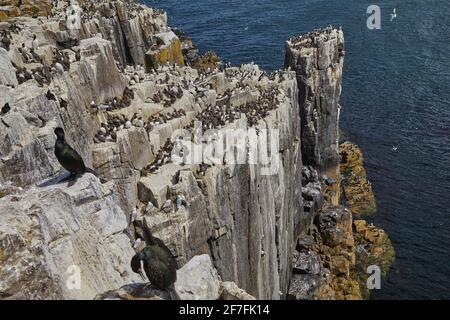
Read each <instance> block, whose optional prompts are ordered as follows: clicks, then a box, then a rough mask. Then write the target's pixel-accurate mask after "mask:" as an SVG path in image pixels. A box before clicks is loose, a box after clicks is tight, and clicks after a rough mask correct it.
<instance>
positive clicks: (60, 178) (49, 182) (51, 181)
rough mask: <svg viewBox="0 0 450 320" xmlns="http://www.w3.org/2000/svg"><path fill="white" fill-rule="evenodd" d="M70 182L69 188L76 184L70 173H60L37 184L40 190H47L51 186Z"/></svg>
mask: <svg viewBox="0 0 450 320" xmlns="http://www.w3.org/2000/svg"><path fill="white" fill-rule="evenodd" d="M65 182H68V184H67V186H68V187H71V186H73V184H74V183H75V182H76V179H73V178H72V177H71V176H70V173H69V172H67V171H62V172H59V173H58V174H57V175H56V176H54V177H51V178H48V179H46V180H44V181H42V182H40V183H37V184H36V186H37V187H39V188H45V187H49V186H55V185H58V184H62V183H65Z"/></svg>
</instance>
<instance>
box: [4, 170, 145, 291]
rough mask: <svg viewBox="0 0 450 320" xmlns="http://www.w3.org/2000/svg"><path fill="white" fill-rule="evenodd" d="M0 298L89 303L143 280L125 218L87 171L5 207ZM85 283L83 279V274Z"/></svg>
mask: <svg viewBox="0 0 450 320" xmlns="http://www.w3.org/2000/svg"><path fill="white" fill-rule="evenodd" d="M0 212H1V214H0V275H1V277H0V279H1V280H0V293H1V296H2V297H3V298H8V299H89V298H94V297H95V295H96V294H97V293H98V292H103V291H106V290H108V289H113V288H116V287H119V286H121V285H123V284H125V283H130V282H133V281H136V280H138V277H136V275H135V274H134V273H133V272H132V271H131V269H130V267H129V261H130V259H131V257H132V255H133V254H134V250H133V248H132V247H131V243H130V239H129V238H128V237H127V236H126V235H125V234H124V233H123V231H124V230H125V229H126V227H127V221H126V219H125V215H124V213H123V212H122V211H121V210H120V209H119V208H118V207H117V206H116V199H115V196H114V194H112V193H111V190H109V188H108V187H107V186H102V185H101V184H100V182H99V180H98V179H97V178H95V177H94V176H93V175H91V174H86V175H85V176H83V177H82V178H80V179H79V180H78V181H77V182H76V183H75V184H74V185H73V186H72V187H67V186H66V183H56V184H50V185H49V186H46V187H35V188H32V189H30V190H28V191H27V192H26V194H24V193H17V194H10V195H7V196H5V197H3V198H2V199H1V202H0ZM78 274H79V275H80V278H79V279H78V278H77V275H78Z"/></svg>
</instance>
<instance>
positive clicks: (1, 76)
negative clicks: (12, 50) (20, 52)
mask: <svg viewBox="0 0 450 320" xmlns="http://www.w3.org/2000/svg"><path fill="white" fill-rule="evenodd" d="M0 85H2V86H9V87H16V86H17V85H19V82H18V81H17V77H16V70H15V69H14V67H13V66H12V64H11V60H10V59H9V57H8V53H7V51H6V50H5V49H3V48H0Z"/></svg>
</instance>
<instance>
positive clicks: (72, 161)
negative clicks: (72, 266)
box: [55, 127, 97, 177]
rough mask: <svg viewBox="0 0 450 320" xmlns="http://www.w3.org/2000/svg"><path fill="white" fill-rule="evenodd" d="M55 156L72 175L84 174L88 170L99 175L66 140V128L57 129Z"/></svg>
mask: <svg viewBox="0 0 450 320" xmlns="http://www.w3.org/2000/svg"><path fill="white" fill-rule="evenodd" d="M55 134H56V142H55V156H56V159H58V161H59V163H60V164H61V165H62V166H63V167H64V169H66V170H67V171H69V172H70V174H71V177H75V176H77V175H82V174H84V173H86V172H89V173H92V174H93V175H95V176H97V174H96V173H95V171H94V170H92V169H90V168H87V167H86V166H85V165H84V161H83V158H81V156H80V155H79V154H78V152H76V151H75V150H74V149H73V148H72V147H71V146H69V145H68V144H67V142H66V139H65V135H64V130H63V129H62V128H59V127H58V128H56V129H55Z"/></svg>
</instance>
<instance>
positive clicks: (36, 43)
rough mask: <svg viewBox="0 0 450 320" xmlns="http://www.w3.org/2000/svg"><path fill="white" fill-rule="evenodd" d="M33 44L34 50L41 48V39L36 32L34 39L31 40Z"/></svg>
mask: <svg viewBox="0 0 450 320" xmlns="http://www.w3.org/2000/svg"><path fill="white" fill-rule="evenodd" d="M31 46H32V47H33V49H34V50H36V49H37V48H39V40H38V39H37V37H36V35H35V34H34V35H33V41H32V42H31Z"/></svg>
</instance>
